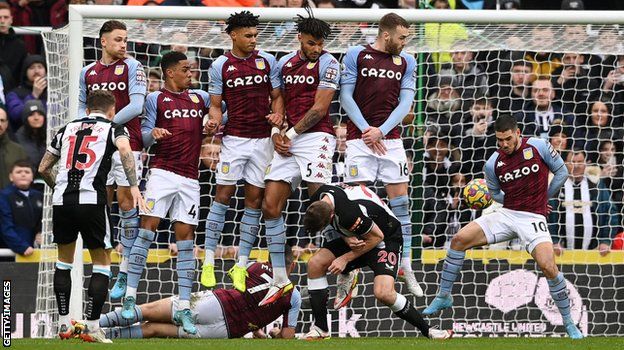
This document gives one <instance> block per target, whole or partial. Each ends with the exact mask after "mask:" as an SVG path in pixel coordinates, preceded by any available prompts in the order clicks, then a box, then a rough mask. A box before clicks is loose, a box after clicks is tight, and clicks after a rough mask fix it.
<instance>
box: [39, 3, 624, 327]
mask: <svg viewBox="0 0 624 350" xmlns="http://www.w3.org/2000/svg"><path fill="white" fill-rule="evenodd" d="M73 8H78V9H80V8H82V9H84V7H73ZM98 8H101V9H102V11H103V13H110V15H107V16H105V15H102V14H101V15H99V16H95V17H99V18H91V17H93V14H91V15H89V16H91V17H89V16H85V17H84V19H82V21H80V26H81V30H82V43H83V50H82V56H83V60H82V62H81V65H86V64H89V63H91V62H93V61H94V60H96V59H98V58H99V57H101V53H100V47H99V43H98V39H97V37H98V31H99V29H100V26H101V24H102V23H103V22H104V21H105V18H110V19H119V18H123V21H124V22H125V23H126V25H127V26H128V37H129V44H128V53H129V55H131V56H133V57H135V58H136V59H137V60H139V61H141V62H142V63H143V65H144V67H145V69H146V73H147V75H148V76H149V79H150V81H149V88H150V90H155V89H159V88H160V86H161V84H162V81H161V73H160V71H159V69H158V64H159V59H160V57H161V55H162V54H163V53H164V52H166V51H168V50H177V51H182V52H185V53H186V54H187V56H188V57H189V58H190V60H191V62H192V69H193V85H194V87H195V88H201V89H204V90H207V84H208V68H209V67H210V64H211V63H212V62H213V60H215V59H216V58H217V57H218V56H219V55H221V54H222V53H223V52H224V50H228V49H229V48H230V46H231V42H230V40H229V37H228V36H227V35H226V34H225V32H224V20H225V19H226V18H227V14H229V13H231V12H234V11H235V9H219V10H218V11H217V10H214V9H197V8H193V10H192V11H199V12H200V13H202V14H205V16H204V18H209V19H197V18H199V15H198V14H191V13H190V12H185V14H186V16H188V17H185V15H184V14H182V15H181V14H180V13H179V12H178V10H179V9H173V10H172V8H170V7H163V8H157V9H154V8H150V9H149V11H147V12H142V11H144V10H147V9H145V8H143V9H140V10H136V12H134V13H132V12H131V11H133V10H132V9H128V8H122V9H119V8H117V9H114V10H113V9H110V8H108V7H106V6H103V7H98ZM274 10H275V9H261V10H256V11H255V12H256V13H257V14H260V15H261V17H260V20H261V24H260V26H259V27H258V29H259V35H258V45H257V47H258V48H259V49H262V50H265V51H268V52H271V53H273V54H275V55H276V56H278V58H279V57H281V56H283V55H284V54H286V53H288V52H290V51H292V50H296V49H297V48H298V47H299V43H298V41H297V36H296V32H295V29H294V28H295V26H294V22H293V20H294V11H291V12H284V11H281V12H280V11H279V10H277V11H274ZM290 10H292V9H290ZM113 11H119V13H120V14H121V13H123V16H121V15H120V16H121V17H118V16H116V15H115V13H116V12H113ZM167 11H169V12H167ZM215 12H218V13H219V14H220V15H215ZM300 12H301V13H303V11H300ZM434 12H435V11H411V12H405V11H403V12H400V14H401V15H404V16H405V17H406V18H407V19H408V20H409V22H410V23H412V24H411V26H410V34H411V36H410V38H409V39H408V43H407V45H406V47H405V50H406V51H407V52H409V53H410V54H413V55H415V57H416V58H417V61H418V66H417V71H416V75H417V91H416V97H415V101H414V109H413V113H412V114H410V115H409V116H408V117H407V118H406V119H405V120H404V123H403V129H402V130H403V133H402V135H403V140H404V145H405V148H406V151H407V153H408V159H409V160H410V164H409V166H410V173H411V180H410V190H409V194H410V198H411V203H412V204H411V214H412V221H413V232H414V239H413V254H412V260H413V268H414V271H415V273H416V276H417V279H418V280H419V281H420V282H421V285H422V287H423V288H424V289H425V293H426V296H425V298H413V301H414V304H415V305H416V306H417V307H418V308H421V307H423V306H424V305H425V304H426V303H427V302H430V301H431V299H432V298H433V296H434V295H435V293H436V291H437V287H438V283H439V274H440V271H441V269H442V262H443V259H444V256H445V248H446V247H448V244H449V242H450V240H451V237H452V236H453V234H455V233H456V232H457V231H458V230H459V228H460V227H461V226H463V225H465V224H466V223H467V222H469V221H470V220H472V219H474V218H476V217H478V216H480V215H482V214H485V213H481V212H478V211H474V210H471V209H469V208H467V207H466V205H465V204H463V203H462V194H461V191H460V190H461V188H462V187H463V185H464V184H465V183H466V182H468V181H470V180H471V179H473V178H482V177H483V172H482V168H483V165H484V164H485V161H486V160H487V158H488V157H489V156H490V155H491V154H492V153H493V152H494V151H495V150H496V139H495V137H494V132H493V120H495V119H496V117H497V116H499V115H503V114H512V115H514V116H516V118H517V120H518V121H520V122H521V125H522V128H523V132H524V133H525V135H526V136H536V137H542V138H546V139H549V140H550V142H551V143H552V145H553V147H554V148H555V149H556V150H557V151H558V152H560V153H562V155H564V156H566V154H568V153H571V150H573V149H582V150H584V157H583V158H584V159H585V163H586V165H585V170H580V174H581V175H582V174H583V173H585V174H586V176H585V178H584V179H586V181H585V182H583V183H584V184H587V185H583V186H588V187H589V188H591V189H592V190H591V191H590V193H591V195H593V193H595V191H594V189H598V188H599V189H600V191H602V192H600V193H606V194H607V196H606V197H605V196H596V197H595V198H593V197H592V198H586V197H585V195H583V197H582V198H581V197H578V198H577V197H570V196H573V194H571V193H575V192H574V188H575V187H574V186H572V187H571V188H572V190H571V191H572V192H570V193H565V190H562V194H561V196H560V197H559V198H558V199H557V200H556V201H553V202H552V204H553V206H554V214H553V215H551V217H549V226H548V228H547V229H548V230H550V231H551V233H552V235H553V238H554V240H555V242H559V244H560V246H561V247H563V248H565V250H563V254H562V255H561V256H559V257H558V258H557V263H558V265H559V267H560V269H561V270H562V271H563V273H564V276H565V278H566V279H567V281H568V292H569V295H570V298H571V300H572V315H573V317H574V320H575V322H577V323H578V324H579V325H580V328H581V329H582V331H583V332H584V333H586V334H588V335H592V336H616V335H619V336H622V335H624V284H623V283H622V281H621V277H620V276H622V275H624V265H623V264H624V254H623V253H622V252H621V251H620V252H616V251H612V252H611V253H610V254H608V255H606V256H604V257H602V256H601V255H600V254H599V253H598V251H597V250H595V248H596V247H597V246H598V244H599V243H601V244H605V246H602V247H603V248H604V247H606V244H608V245H609V246H610V245H611V244H612V241H613V240H612V236H615V234H616V233H617V232H620V231H621V226H622V223H621V214H622V182H623V181H624V178H623V175H622V166H623V163H622V162H623V159H622V140H623V137H622V129H623V128H622V125H623V118H624V117H623V116H622V114H623V112H624V56H620V55H624V48H623V47H622V46H621V41H622V40H621V39H622V35H623V34H624V28H621V27H619V26H618V25H617V24H616V23H615V22H614V23H610V24H609V23H607V24H605V23H603V24H599V25H588V24H578V25H564V24H548V23H549V22H548V19H545V20H544V23H543V24H535V23H534V24H522V23H523V22H536V19H535V18H533V17H532V15H534V14H535V12H526V13H527V14H526V17H527V18H529V19H530V20H526V18H525V19H519V20H518V21H517V23H510V22H512V21H511V20H509V19H508V18H509V15H501V14H503V12H499V13H496V14H492V15H490V16H489V17H491V21H493V22H494V21H497V20H500V21H501V22H502V20H501V18H503V19H504V18H507V20H506V22H507V23H498V24H496V23H489V24H487V23H486V22H485V21H484V20H483V19H475V18H476V17H475V16H472V15H471V14H470V13H469V12H468V11H460V12H457V13H460V14H461V16H464V17H459V16H458V15H456V14H453V17H450V16H449V17H448V18H447V19H443V18H441V17H432V16H430V15H431V14H432V13H434ZM384 13H386V12H384V11H375V10H370V11H369V12H366V14H365V16H364V15H363V16H362V17H358V15H359V14H364V12H358V11H355V13H353V11H350V10H347V11H338V10H332V11H323V10H318V11H316V16H317V17H318V18H323V19H325V18H328V19H331V23H332V35H331V36H330V37H329V39H327V40H326V41H325V45H326V46H325V49H326V50H327V51H329V52H331V53H332V54H334V55H335V57H336V58H337V59H339V60H341V59H342V56H343V54H344V53H345V52H346V50H347V48H348V47H349V46H352V45H359V44H367V43H372V42H373V41H374V40H375V37H376V34H377V24H376V23H375V20H378V19H379V18H381V16H382V15H383V14H384ZM436 13H437V12H436ZM442 13H443V14H444V13H446V12H444V11H443V12H442ZM150 16H151V17H150ZM167 16H170V18H167ZM280 16H281V17H280ZM442 17H444V16H442ZM553 17H554V15H553V16H551V17H549V18H553ZM585 17H587V16H586V15H585ZM150 18H153V19H150ZM185 18H187V19H185ZM426 18H432V19H431V20H426ZM449 18H455V22H453V21H452V20H449ZM516 18H520V17H519V16H518V15H516ZM531 18H532V19H531ZM568 18H570V17H568ZM438 21H439V22H440V23H437V22H438ZM459 22H462V23H459ZM586 23H590V21H586ZM71 35H72V33H70V30H69V28H62V29H58V30H55V31H52V32H51V33H45V34H43V36H44V41H45V47H46V55H47V60H48V67H49V68H48V69H49V72H48V84H49V93H48V106H49V107H48V108H49V112H48V127H49V131H48V135H49V136H50V137H49V139H51V136H52V135H53V134H54V133H55V132H56V130H58V128H60V127H61V126H62V125H63V124H65V123H67V122H68V121H69V120H71V119H73V118H75V117H76V114H75V112H74V110H73V109H72V108H70V105H72V103H75V102H72V99H75V96H77V95H78V92H77V91H74V89H75V87H77V84H75V82H73V81H72V79H78V75H79V71H75V68H72V69H70V67H76V65H71V64H70V62H71V58H70V55H73V54H72V53H70V49H69V48H70V46H71V45H70V39H71V38H72V36H71ZM74 39H75V38H74ZM74 59H75V58H74ZM331 117H332V121H333V122H334V124H335V125H336V131H337V134H338V135H339V137H338V138H339V142H338V147H337V148H338V149H337V150H336V155H335V159H334V161H335V162H334V174H335V177H334V180H335V181H336V182H340V181H341V180H342V179H343V178H344V174H345V171H349V169H345V165H344V137H345V133H344V132H345V130H344V123H345V122H346V120H347V116H346V114H345V113H344V111H343V110H342V109H341V108H340V104H339V102H338V99H337V98H336V99H335V100H334V102H333V103H332V106H331ZM219 147H220V140H219V139H218V138H206V139H205V140H204V145H203V148H202V153H201V154H202V156H201V157H202V158H201V162H200V177H199V179H200V183H201V208H200V212H199V214H200V224H199V226H198V228H197V231H196V232H197V236H196V245H197V247H198V248H199V249H201V248H203V242H204V230H205V219H206V216H207V213H208V208H209V206H210V203H211V202H212V200H213V199H214V194H215V177H214V175H215V169H214V168H215V165H216V162H217V161H216V159H217V158H218V152H219ZM575 154H576V153H575ZM575 159H576V158H575ZM145 162H146V165H147V166H149V155H148V152H146V157H145ZM577 163H578V162H577ZM577 166H581V165H580V164H577ZM371 185H372V186H374V187H375V188H376V189H377V190H378V191H379V193H380V195H381V196H385V193H384V190H383V185H382V184H380V183H375V184H371ZM584 188H585V187H584ZM46 191H47V192H46V201H45V210H44V225H43V227H44V232H43V245H42V254H41V257H42V259H41V263H40V268H39V283H38V292H37V311H36V317H37V319H38V320H39V328H38V333H37V335H38V336H41V337H51V336H53V335H54V334H55V331H56V317H57V312H56V305H55V304H56V303H55V299H54V292H53V283H52V282H53V278H52V276H53V274H54V262H55V260H56V257H55V255H54V253H53V252H54V248H55V245H54V244H53V243H52V232H51V228H52V225H51V217H52V215H51V211H52V210H51V206H50V194H51V192H50V191H49V189H47V190H46ZM568 191H570V190H568ZM596 193H597V192H596ZM307 202H308V196H307V191H306V189H305V187H302V188H300V189H297V190H296V191H295V192H294V193H293V194H292V196H291V198H290V199H289V200H288V204H287V207H286V209H285V215H286V224H287V235H288V242H289V244H291V245H293V246H295V247H297V248H296V252H298V253H301V256H300V259H299V263H298V264H297V267H296V269H295V270H294V271H293V275H292V276H291V278H292V280H293V281H294V282H296V284H297V285H298V286H300V288H301V289H302V291H303V293H302V294H303V295H304V303H303V312H302V314H301V315H300V319H299V321H300V322H299V326H298V328H297V331H298V332H301V331H307V330H308V329H309V327H310V320H311V314H310V309H309V302H308V300H307V297H306V294H307V293H306V292H305V290H306V265H305V261H306V260H307V258H309V256H310V253H311V252H313V251H314V249H316V248H318V247H319V246H320V245H321V244H322V241H323V237H322V235H317V236H309V235H306V233H305V232H304V231H303V229H302V225H301V224H302V215H303V213H304V212H305V208H306V207H307ZM586 208H589V210H587V209H586ZM492 210H495V209H489V210H487V211H492ZM113 211H114V212H115V210H113ZM242 212H243V196H242V187H241V186H239V189H238V190H237V192H236V195H235V197H234V199H233V200H232V206H231V208H230V210H229V211H228V213H227V222H226V225H225V228H224V232H223V235H222V239H221V243H220V246H219V248H218V251H217V263H216V265H217V266H216V270H217V279H218V287H231V281H230V280H229V279H228V278H227V277H225V275H224V273H223V271H227V270H228V269H229V268H230V267H231V266H232V265H233V263H234V260H233V258H234V256H235V254H236V251H237V248H236V246H237V245H238V223H239V222H240V219H241V217H242ZM588 214H589V217H590V219H593V226H592V227H591V229H590V230H589V232H588V231H587V230H583V229H582V227H583V222H584V221H583V220H588V216H587V215H588ZM584 215H585V216H584ZM115 217H116V218H115V220H114V221H115V223H117V221H118V217H117V216H116V215H115ZM570 221H571V222H572V223H573V224H572V225H570V223H569V222H570ZM566 222H568V224H567V225H566ZM579 227H580V229H579ZM570 232H577V233H578V232H580V234H581V236H580V239H570V236H569V234H570ZM584 232H587V235H588V237H585V239H583V236H582V234H583V233H584ZM597 235H598V236H599V237H600V240H598V239H597V238H596V237H597ZM116 236H118V231H116ZM173 242H174V238H173V237H172V234H171V232H170V228H169V222H167V221H164V222H163V223H162V225H161V226H160V228H159V230H158V235H157V240H156V242H155V243H154V244H153V245H152V247H151V248H152V249H151V250H150V255H149V257H148V266H147V268H146V272H145V273H144V275H143V278H142V279H141V283H140V285H139V288H138V291H139V292H138V303H139V304H141V303H145V302H149V301H154V300H157V299H160V298H164V297H168V296H171V295H174V294H175V293H176V292H177V288H176V284H175V261H176V259H175V256H174V255H172V254H171V252H170V249H171V248H172V246H171V243H173ZM620 245H621V244H620ZM265 247H266V242H265V240H264V229H263V228H262V229H261V231H260V234H259V240H258V241H257V242H256V248H257V249H255V250H254V251H253V252H252V258H257V259H261V260H266V259H267V256H268V254H267V252H266V250H265ZM79 256H80V254H79ZM202 257H203V252H202V251H201V250H199V251H198V263H197V266H198V270H197V280H199V271H200V269H199V266H201V258H202ZM85 259H86V260H87V261H88V258H86V255H85ZM118 260H119V256H118V255H117V254H116V253H113V261H114V262H115V261H118ZM76 269H77V270H78V271H77V272H75V273H74V276H75V277H76V278H81V277H82V276H83V275H84V276H87V277H88V276H89V275H90V267H89V265H86V266H85V271H84V273H82V271H81V269H80V268H76ZM113 271H115V272H116V271H117V269H116V264H115V263H114V264H113ZM618 279H619V282H618ZM79 281H80V279H74V289H73V292H72V293H73V294H72V301H73V302H74V304H73V305H74V308H73V310H74V311H73V312H74V313H76V314H75V317H81V305H82V302H83V298H85V296H86V293H84V291H86V289H85V287H86V284H83V283H82V282H79ZM331 281H332V280H331V279H330V282H331ZM360 281H361V282H360V288H359V290H360V295H359V296H358V297H356V298H355V299H354V300H353V301H352V303H351V305H350V306H349V307H348V308H345V309H342V310H340V311H330V317H331V319H332V322H331V323H330V324H331V328H332V334H333V335H334V336H340V337H343V336H349V337H358V336H362V337H363V336H415V335H416V334H417V332H416V331H415V330H414V328H413V327H412V326H410V325H409V324H406V323H405V322H404V321H402V320H400V319H398V318H396V317H394V316H393V315H392V313H391V312H390V310H389V309H388V308H387V307H385V306H383V305H381V304H380V303H377V302H376V301H375V299H374V296H373V288H372V282H373V275H372V273H371V272H370V271H368V270H366V269H364V271H362V272H361V273H360ZM112 283H113V282H112V281H111V285H112ZM396 286H397V290H398V291H399V292H401V293H403V294H405V295H407V294H408V292H407V289H406V288H405V286H404V285H403V283H400V282H397V285H396ZM201 288H202V287H200V285H199V283H197V282H196V283H195V284H194V288H193V290H194V291H198V290H200V289H201ZM453 294H454V297H455V306H454V308H453V310H447V311H444V312H443V313H442V314H441V315H440V316H437V317H433V318H431V319H430V321H431V324H432V325H434V326H439V327H441V328H452V329H454V330H455V331H456V334H457V335H458V336H561V335H562V334H565V332H564V328H563V326H562V320H561V317H560V316H559V314H558V312H557V310H556V307H555V306H554V304H553V302H552V299H551V297H550V295H549V293H548V286H547V284H546V281H545V279H544V277H543V275H542V274H541V273H540V272H539V270H538V268H537V265H536V264H535V262H534V261H533V260H532V259H531V258H530V256H529V255H528V254H527V253H526V252H525V250H524V247H523V245H522V242H518V241H512V242H511V243H510V244H505V245H496V246H495V247H485V248H484V249H473V250H471V251H469V252H468V254H467V259H466V262H465V264H464V267H463V271H462V274H461V276H460V278H459V281H458V283H457V284H456V286H455V289H454V290H453ZM334 295H335V289H331V292H330V298H333V296H334ZM117 306H120V304H119V302H108V303H107V304H106V306H105V310H104V311H105V312H106V311H108V310H110V308H114V307H117Z"/></svg>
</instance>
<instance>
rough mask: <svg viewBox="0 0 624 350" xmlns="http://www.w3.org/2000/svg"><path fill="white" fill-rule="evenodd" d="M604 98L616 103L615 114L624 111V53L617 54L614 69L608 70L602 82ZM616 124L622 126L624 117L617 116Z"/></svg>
mask: <svg viewBox="0 0 624 350" xmlns="http://www.w3.org/2000/svg"><path fill="white" fill-rule="evenodd" d="M602 92H603V100H608V101H611V102H612V103H614V104H615V105H616V109H615V111H614V115H617V116H619V115H621V114H622V113H623V112H624V55H619V56H617V60H616V61H615V63H614V67H613V69H611V70H610V71H608V73H607V76H606V77H605V78H604V80H603V83H602ZM615 122H616V123H615V126H619V127H621V126H622V118H621V117H620V118H617V120H616V121H615Z"/></svg>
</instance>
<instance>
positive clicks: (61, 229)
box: [52, 205, 80, 262]
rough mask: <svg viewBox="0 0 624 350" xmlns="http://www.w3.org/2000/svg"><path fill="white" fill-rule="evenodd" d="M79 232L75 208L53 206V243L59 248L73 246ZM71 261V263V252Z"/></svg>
mask: <svg viewBox="0 0 624 350" xmlns="http://www.w3.org/2000/svg"><path fill="white" fill-rule="evenodd" d="M79 231H80V226H79V225H78V222H77V206H75V205H71V206H70V205H55V206H53V207H52V234H53V242H54V243H56V244H58V245H59V248H60V246H61V245H62V246H67V247H68V246H69V245H70V244H74V243H75V242H76V239H77V238H78V232H79ZM74 245H75V244H74ZM71 261H73V252H72V259H71ZM64 262H68V261H64Z"/></svg>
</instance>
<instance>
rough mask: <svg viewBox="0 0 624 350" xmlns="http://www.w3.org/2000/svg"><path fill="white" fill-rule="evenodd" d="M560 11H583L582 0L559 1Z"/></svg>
mask: <svg viewBox="0 0 624 350" xmlns="http://www.w3.org/2000/svg"><path fill="white" fill-rule="evenodd" d="M561 9H562V10H579V11H583V10H584V9H585V4H583V1H582V0H563V1H561Z"/></svg>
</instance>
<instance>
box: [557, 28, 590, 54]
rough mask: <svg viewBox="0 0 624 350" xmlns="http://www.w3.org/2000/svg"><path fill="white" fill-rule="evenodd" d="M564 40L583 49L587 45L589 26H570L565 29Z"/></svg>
mask: <svg viewBox="0 0 624 350" xmlns="http://www.w3.org/2000/svg"><path fill="white" fill-rule="evenodd" d="M563 38H564V39H565V40H566V41H568V42H569V43H573V45H574V46H575V47H578V48H582V47H584V46H585V45H587V26H586V25H580V24H576V25H574V24H568V25H566V26H565V27H564V29H563Z"/></svg>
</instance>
